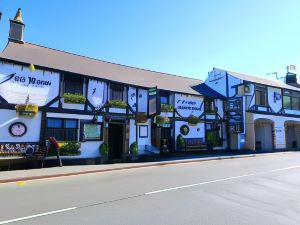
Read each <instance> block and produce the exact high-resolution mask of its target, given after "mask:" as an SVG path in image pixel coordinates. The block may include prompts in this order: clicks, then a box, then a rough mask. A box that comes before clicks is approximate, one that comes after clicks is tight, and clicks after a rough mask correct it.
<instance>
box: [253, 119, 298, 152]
mask: <svg viewBox="0 0 300 225" xmlns="http://www.w3.org/2000/svg"><path fill="white" fill-rule="evenodd" d="M256 119H270V120H272V121H273V122H274V130H275V148H277V149H280V148H285V147H286V143H285V127H284V124H285V122H286V121H296V122H300V118H294V117H284V116H275V115H263V114H253V122H254V121H255V120H256Z"/></svg>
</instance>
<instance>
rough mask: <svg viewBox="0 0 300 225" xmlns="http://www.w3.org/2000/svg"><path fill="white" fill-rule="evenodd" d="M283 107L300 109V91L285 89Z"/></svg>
mask: <svg viewBox="0 0 300 225" xmlns="http://www.w3.org/2000/svg"><path fill="white" fill-rule="evenodd" d="M283 107H284V108H285V109H291V110H300V93H298V92H292V91H287V90H285V91H284V92H283Z"/></svg>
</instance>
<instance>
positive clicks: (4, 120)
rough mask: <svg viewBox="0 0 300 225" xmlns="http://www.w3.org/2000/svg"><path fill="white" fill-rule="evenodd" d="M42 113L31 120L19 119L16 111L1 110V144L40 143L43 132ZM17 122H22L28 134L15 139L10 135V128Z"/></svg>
mask: <svg viewBox="0 0 300 225" xmlns="http://www.w3.org/2000/svg"><path fill="white" fill-rule="evenodd" d="M41 118H42V116H41V113H40V112H39V113H37V115H36V116H35V117H34V118H32V119H30V118H24V117H17V115H16V111H15V110H7V109H0V142H16V143H18V142H39V139H40V130H41ZM15 122H22V123H24V124H25V125H26V127H27V132H26V134H25V135H24V136H22V137H14V136H12V135H11V134H10V133H9V127H10V125H11V124H13V123H15Z"/></svg>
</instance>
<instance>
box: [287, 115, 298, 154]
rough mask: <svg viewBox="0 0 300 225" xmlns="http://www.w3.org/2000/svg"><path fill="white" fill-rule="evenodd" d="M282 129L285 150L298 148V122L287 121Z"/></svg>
mask: <svg viewBox="0 0 300 225" xmlns="http://www.w3.org/2000/svg"><path fill="white" fill-rule="evenodd" d="M284 127H285V141H286V148H290V149H291V148H294V149H296V148H300V122H297V121H287V122H285V124H284Z"/></svg>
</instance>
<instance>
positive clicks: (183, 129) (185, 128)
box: [180, 125, 190, 136]
mask: <svg viewBox="0 0 300 225" xmlns="http://www.w3.org/2000/svg"><path fill="white" fill-rule="evenodd" d="M189 132H190V128H189V127H188V126H187V125H182V126H181V127H180V133H181V134H182V135H184V136H185V135H188V133H189Z"/></svg>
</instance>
